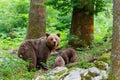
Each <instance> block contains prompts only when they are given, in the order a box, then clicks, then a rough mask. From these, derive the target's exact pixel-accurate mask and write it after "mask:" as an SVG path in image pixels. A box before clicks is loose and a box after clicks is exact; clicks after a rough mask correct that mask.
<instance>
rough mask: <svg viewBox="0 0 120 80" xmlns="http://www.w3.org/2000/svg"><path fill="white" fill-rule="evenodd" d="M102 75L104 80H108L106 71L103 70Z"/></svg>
mask: <svg viewBox="0 0 120 80" xmlns="http://www.w3.org/2000/svg"><path fill="white" fill-rule="evenodd" d="M100 75H101V76H102V78H103V80H107V79H108V73H107V72H106V71H105V70H101V71H100Z"/></svg>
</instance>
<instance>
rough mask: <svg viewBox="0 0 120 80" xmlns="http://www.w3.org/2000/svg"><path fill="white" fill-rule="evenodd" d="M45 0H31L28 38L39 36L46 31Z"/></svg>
mask: <svg viewBox="0 0 120 80" xmlns="http://www.w3.org/2000/svg"><path fill="white" fill-rule="evenodd" d="M43 2H45V0H31V2H30V11H29V23H28V27H27V35H26V39H34V38H39V37H41V36H43V35H45V32H46V8H45V6H44V5H42V3H43Z"/></svg>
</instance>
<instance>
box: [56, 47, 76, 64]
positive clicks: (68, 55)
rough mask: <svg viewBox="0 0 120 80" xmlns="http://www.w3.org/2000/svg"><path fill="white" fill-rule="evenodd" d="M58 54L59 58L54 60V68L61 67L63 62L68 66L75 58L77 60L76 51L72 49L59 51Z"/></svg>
mask: <svg viewBox="0 0 120 80" xmlns="http://www.w3.org/2000/svg"><path fill="white" fill-rule="evenodd" d="M58 53H59V54H58V55H59V56H61V57H57V58H56V59H55V66H60V65H62V66H63V64H64V62H65V64H69V63H73V62H75V61H76V58H77V57H76V51H75V50H74V49H72V48H67V49H65V50H63V51H60V52H58ZM62 59H63V60H64V61H63V60H62ZM60 61H61V62H60ZM58 64H59V65H58Z"/></svg>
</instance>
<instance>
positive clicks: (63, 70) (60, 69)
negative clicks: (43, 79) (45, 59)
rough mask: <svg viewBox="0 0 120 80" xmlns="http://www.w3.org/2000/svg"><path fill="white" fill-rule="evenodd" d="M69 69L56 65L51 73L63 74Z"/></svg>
mask: <svg viewBox="0 0 120 80" xmlns="http://www.w3.org/2000/svg"><path fill="white" fill-rule="evenodd" d="M67 71H68V69H67V68H66V67H63V66H62V67H56V68H54V69H53V70H52V71H50V73H49V74H50V75H57V76H62V75H63V74H66V73H67Z"/></svg>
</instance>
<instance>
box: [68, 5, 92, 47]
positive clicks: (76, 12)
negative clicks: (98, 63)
mask: <svg viewBox="0 0 120 80" xmlns="http://www.w3.org/2000/svg"><path fill="white" fill-rule="evenodd" d="M93 10H94V4H91V6H89V7H87V6H85V7H83V8H82V9H81V8H78V7H74V8H73V13H72V23H71V28H70V35H72V38H71V39H70V40H69V45H70V46H72V47H73V48H79V47H86V46H90V45H91V44H92V40H93V28H94V26H93V25H94V15H93V13H91V12H88V11H93Z"/></svg>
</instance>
